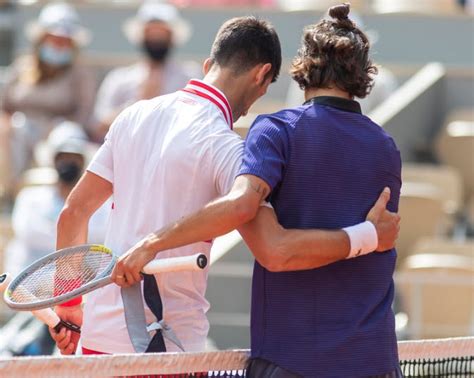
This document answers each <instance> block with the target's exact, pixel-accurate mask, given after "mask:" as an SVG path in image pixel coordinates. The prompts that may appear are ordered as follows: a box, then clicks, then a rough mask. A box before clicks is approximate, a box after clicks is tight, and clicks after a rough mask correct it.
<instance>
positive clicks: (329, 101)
mask: <svg viewBox="0 0 474 378" xmlns="http://www.w3.org/2000/svg"><path fill="white" fill-rule="evenodd" d="M308 104H318V105H326V106H332V107H333V108H337V109H340V110H344V111H346V112H352V113H359V114H362V110H361V108H360V104H359V103H358V102H357V101H354V100H349V99H346V98H342V97H336V96H317V97H313V98H310V99H309V100H308V101H305V103H304V104H303V105H308Z"/></svg>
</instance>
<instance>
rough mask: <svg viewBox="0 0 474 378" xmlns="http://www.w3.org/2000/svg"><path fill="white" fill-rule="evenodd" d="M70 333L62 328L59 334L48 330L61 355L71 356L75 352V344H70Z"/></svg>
mask: <svg viewBox="0 0 474 378" xmlns="http://www.w3.org/2000/svg"><path fill="white" fill-rule="evenodd" d="M71 332H72V331H71V330H69V329H66V328H64V327H63V328H61V330H60V331H59V332H56V331H55V330H54V329H52V328H50V329H49V333H50V335H51V337H52V338H53V340H54V341H55V342H56V345H57V347H58V348H59V350H60V351H61V354H73V353H74V352H75V350H76V344H74V343H73V342H71Z"/></svg>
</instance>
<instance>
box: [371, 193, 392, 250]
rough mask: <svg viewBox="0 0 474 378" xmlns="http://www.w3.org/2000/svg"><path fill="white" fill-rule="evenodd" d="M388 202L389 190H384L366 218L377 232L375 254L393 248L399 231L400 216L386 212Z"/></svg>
mask: <svg viewBox="0 0 474 378" xmlns="http://www.w3.org/2000/svg"><path fill="white" fill-rule="evenodd" d="M389 200H390V189H389V188H385V189H384V190H383V192H382V193H381V194H380V196H379V198H378V200H377V202H376V203H375V205H374V206H373V207H372V208H371V209H370V211H369V213H368V214H367V218H366V219H367V220H368V221H370V222H372V223H373V225H374V226H375V229H376V230H377V236H378V246H377V249H376V251H377V252H384V251H387V250H389V249H392V248H394V247H395V243H396V241H397V238H398V233H399V231H400V216H399V215H398V214H396V213H392V212H390V211H388V210H387V203H388V201H389Z"/></svg>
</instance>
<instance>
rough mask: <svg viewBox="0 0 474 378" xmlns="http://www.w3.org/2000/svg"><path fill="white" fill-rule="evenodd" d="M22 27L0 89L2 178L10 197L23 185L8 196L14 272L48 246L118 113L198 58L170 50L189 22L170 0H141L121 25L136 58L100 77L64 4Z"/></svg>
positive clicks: (96, 237) (93, 235) (173, 83)
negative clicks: (21, 45) (21, 47)
mask: <svg viewBox="0 0 474 378" xmlns="http://www.w3.org/2000/svg"><path fill="white" fill-rule="evenodd" d="M25 31H26V35H27V37H28V40H29V41H30V43H31V54H29V55H27V56H21V57H19V58H18V59H17V60H16V61H15V62H14V63H13V64H12V65H11V67H9V69H8V73H7V80H6V84H5V86H4V88H3V90H2V92H1V97H0V144H1V146H0V151H1V152H0V153H1V156H0V164H1V165H2V166H1V168H0V171H1V172H2V175H1V177H2V181H3V182H2V184H3V187H4V191H5V193H6V196H7V197H8V196H10V198H11V199H13V198H14V196H15V195H16V194H17V193H18V191H19V188H22V187H23V189H21V190H20V191H19V193H18V194H17V196H16V200H15V201H14V207H13V213H12V226H13V232H14V239H13V241H11V242H10V244H9V246H8V247H7V249H6V251H5V256H6V258H5V261H6V268H7V269H8V270H9V271H12V272H16V271H18V270H19V269H21V268H22V267H24V266H25V265H26V264H29V263H31V261H33V260H35V259H37V258H39V257H41V256H42V255H44V254H45V253H48V252H51V251H53V250H54V249H55V248H54V247H55V246H54V240H55V238H54V235H55V224H56V220H57V217H58V215H59V212H60V210H61V208H62V206H63V204H64V201H65V199H66V197H67V196H68V194H69V193H70V191H71V189H72V188H73V186H74V185H75V183H76V182H77V181H78V179H79V178H80V176H81V173H82V171H83V170H84V169H85V168H86V166H87V164H88V160H89V159H90V158H91V156H92V154H93V152H94V150H95V149H96V148H97V146H98V145H99V144H100V143H101V142H102V141H103V139H104V136H105V134H106V133H107V130H108V129H109V127H110V125H111V123H112V122H113V120H114V118H115V117H116V116H117V115H118V113H120V112H121V111H122V110H123V109H124V108H125V107H126V106H128V105H130V104H132V103H134V102H136V101H139V100H142V99H148V98H152V97H155V96H158V95H161V94H167V93H171V92H174V91H176V90H178V89H180V88H182V87H184V85H185V84H186V83H187V81H188V80H189V79H190V78H192V77H200V68H199V66H198V65H196V64H195V63H194V64H193V63H186V62H184V63H182V62H178V61H175V60H174V59H173V57H172V50H173V49H174V48H175V47H176V46H178V45H180V44H182V43H184V42H186V41H187V39H188V38H189V36H190V32H191V26H190V24H189V23H188V22H187V21H186V20H184V19H183V18H182V17H181V15H180V14H179V12H178V10H177V8H175V7H174V6H173V5H170V4H165V3H155V2H147V3H145V4H143V5H142V6H141V7H140V8H139V9H138V12H137V13H136V15H135V16H134V17H132V18H130V19H129V20H127V21H126V23H125V24H124V25H123V31H124V33H125V35H126V36H127V38H128V40H129V41H130V43H132V44H134V45H136V46H137V48H139V49H140V51H141V52H142V55H141V58H140V59H139V61H137V62H135V63H134V64H132V65H130V66H127V67H118V68H115V69H113V70H112V71H110V72H109V73H108V75H107V76H106V77H105V79H104V80H103V81H102V83H101V85H100V86H99V87H98V85H97V84H98V83H97V81H96V78H95V76H94V74H93V73H92V72H91V71H90V70H89V69H88V68H86V67H85V66H84V64H83V63H82V61H81V51H82V50H81V49H82V48H83V47H84V46H86V45H87V43H88V42H89V40H90V32H89V31H88V30H87V29H86V28H85V27H83V26H82V25H81V20H80V17H79V15H78V13H77V11H76V9H75V8H74V7H73V6H72V5H70V4H68V3H61V2H59V3H51V4H48V5H46V6H45V7H44V8H43V9H42V10H41V12H40V14H39V16H38V19H37V20H34V21H32V22H30V23H29V24H28V25H27V26H26V28H25ZM51 184H53V185H51ZM108 206H110V204H108ZM31 209H35V211H31ZM107 210H108V209H103V211H100V212H98V213H97V214H96V217H97V218H98V219H97V222H93V223H95V224H91V232H90V234H89V238H90V241H91V242H92V241H95V242H101V241H102V240H103V238H104V232H105V224H106V221H105V219H104V217H106V216H107ZM33 214H34V215H33ZM13 251H14V253H13Z"/></svg>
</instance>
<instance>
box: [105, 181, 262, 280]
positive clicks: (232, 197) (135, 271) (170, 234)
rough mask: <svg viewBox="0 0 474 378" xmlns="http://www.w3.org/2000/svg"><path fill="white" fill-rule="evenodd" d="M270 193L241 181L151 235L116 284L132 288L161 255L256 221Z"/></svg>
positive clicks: (124, 259)
mask: <svg viewBox="0 0 474 378" xmlns="http://www.w3.org/2000/svg"><path fill="white" fill-rule="evenodd" d="M269 192H270V190H269V187H268V185H267V184H266V183H265V182H264V181H263V180H261V179H258V178H257V177H255V176H249V175H242V176H239V177H237V178H236V179H235V182H234V185H233V187H232V189H231V191H230V192H229V193H228V194H227V195H225V196H223V197H220V198H218V199H216V200H214V201H212V202H210V203H208V204H207V205H206V206H204V207H203V208H202V209H201V210H199V211H197V212H196V213H194V214H192V215H189V216H187V217H185V218H183V219H180V220H178V221H176V222H174V223H171V224H169V225H167V226H165V227H164V228H162V229H160V230H158V231H156V232H155V233H152V234H150V235H148V236H147V237H145V238H144V239H142V240H141V241H139V242H138V243H137V244H136V245H135V246H134V247H132V248H131V249H130V250H129V251H127V252H126V253H125V254H123V255H122V256H121V257H120V258H119V259H118V261H117V264H116V265H115V268H114V270H113V272H112V280H113V281H114V282H115V283H116V284H117V285H120V286H125V284H124V283H123V282H120V280H118V279H117V277H122V276H126V277H127V284H130V285H131V284H133V283H135V282H137V281H139V280H140V274H139V273H140V271H141V269H142V268H143V266H145V265H146V264H147V263H148V262H149V261H151V260H153V259H154V258H155V256H156V254H157V253H158V252H161V251H164V250H167V249H172V248H178V247H181V246H184V245H188V244H192V243H197V242H200V241H203V240H209V239H213V238H215V237H217V236H221V235H224V234H227V233H228V232H230V231H232V230H235V229H236V228H238V227H239V226H241V225H243V224H245V223H247V222H249V221H250V220H252V219H253V218H254V217H255V215H256V214H257V211H258V209H259V207H260V203H261V202H262V200H263V199H264V198H265V197H266V196H267V195H268V193H269ZM132 276H133V277H135V278H136V279H134V278H131V277H132ZM129 277H130V279H129Z"/></svg>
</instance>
